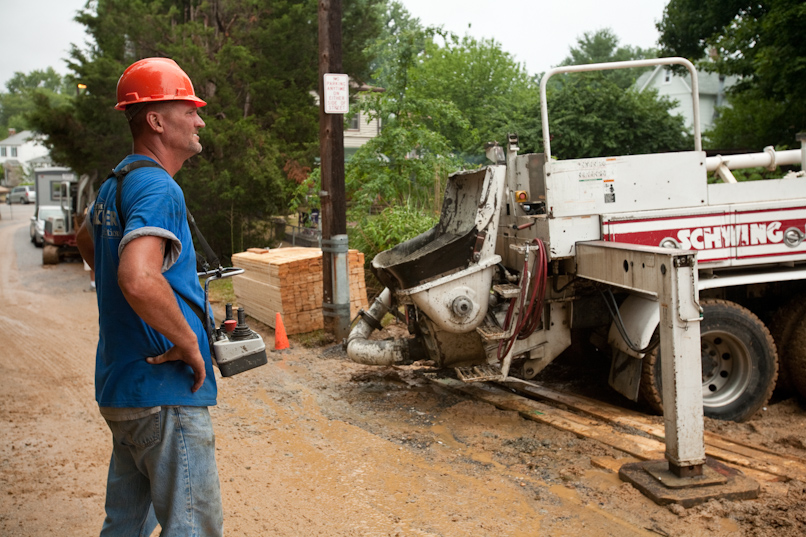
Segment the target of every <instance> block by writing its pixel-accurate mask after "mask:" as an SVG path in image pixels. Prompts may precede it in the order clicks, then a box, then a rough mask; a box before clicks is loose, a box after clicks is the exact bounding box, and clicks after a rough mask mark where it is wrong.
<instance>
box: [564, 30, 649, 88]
mask: <svg viewBox="0 0 806 537" xmlns="http://www.w3.org/2000/svg"><path fill="white" fill-rule="evenodd" d="M655 57H657V51H656V50H655V49H642V48H640V47H632V46H629V45H626V46H620V45H619V38H618V37H617V36H616V34H614V33H613V31H612V30H611V29H609V28H606V29H604V30H599V31H596V32H585V33H584V34H582V37H580V38H578V39H577V46H576V47H571V48H570V50H569V53H568V56H566V57H565V59H564V60H563V61H562V62H560V66H561V67H564V66H568V65H587V64H591V63H609V62H622V61H629V60H643V59H646V58H655ZM645 69H646V68H644V69H641V68H636V69H616V70H613V71H604V72H605V73H606V76H607V77H608V78H610V79H611V80H613V82H615V84H616V85H617V86H618V87H620V88H621V89H628V88H630V87H632V85H633V84H634V83H635V81H636V80H637V79H638V77H639V76H640V74H641V73H642V72H643V71H644V70H645Z"/></svg>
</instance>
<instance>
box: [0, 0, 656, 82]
mask: <svg viewBox="0 0 806 537" xmlns="http://www.w3.org/2000/svg"><path fill="white" fill-rule="evenodd" d="M402 2H403V4H404V5H405V6H406V8H407V9H408V10H409V12H411V14H412V15H414V16H415V17H417V18H419V19H420V21H421V22H422V23H423V24H424V25H435V26H437V25H442V26H444V27H445V29H446V30H450V31H452V32H454V33H457V34H459V35H464V34H465V33H470V34H471V35H473V36H474V37H477V38H481V37H487V38H494V39H495V40H496V41H498V42H499V43H500V44H501V46H502V48H503V49H504V50H505V51H507V52H509V53H510V54H512V55H513V56H514V57H515V59H516V60H517V61H519V62H521V63H523V64H524V65H525V67H526V69H527V71H529V72H530V73H532V74H535V73H539V72H542V71H546V70H548V69H549V68H551V67H552V66H554V65H557V64H558V63H559V62H560V61H562V60H563V58H565V56H566V55H567V54H568V49H569V47H571V46H574V45H575V44H576V41H577V38H578V37H580V36H581V35H582V34H583V33H585V32H595V31H596V30H601V29H603V28H610V29H612V30H613V32H614V33H615V34H616V35H617V36H618V37H619V39H620V42H621V44H622V45H632V46H639V47H642V48H647V47H652V46H656V42H657V39H658V32H657V30H656V28H655V23H656V22H658V21H659V20H660V18H661V16H662V15H663V8H664V6H665V5H666V3H667V2H668V0H551V1H548V0H509V1H501V0H495V1H492V0H402ZM84 4H85V0H0V13H2V14H3V19H2V20H3V25H2V29H0V51H2V52H0V91H5V84H6V81H7V80H8V79H9V78H11V76H13V74H14V73H15V72H16V71H22V72H26V73H27V72H30V71H33V70H34V69H45V68H47V67H53V68H54V69H56V71H58V72H59V73H61V74H66V73H67V67H66V65H65V62H64V59H65V58H67V56H68V51H69V49H70V43H76V44H78V45H80V46H82V48H83V43H84V41H85V40H86V35H85V34H84V27H83V26H81V25H79V24H78V23H76V22H74V21H73V18H74V17H75V14H76V12H77V11H78V10H79V9H81V8H82V7H83V6H84Z"/></svg>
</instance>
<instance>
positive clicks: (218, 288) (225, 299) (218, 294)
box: [200, 278, 238, 308]
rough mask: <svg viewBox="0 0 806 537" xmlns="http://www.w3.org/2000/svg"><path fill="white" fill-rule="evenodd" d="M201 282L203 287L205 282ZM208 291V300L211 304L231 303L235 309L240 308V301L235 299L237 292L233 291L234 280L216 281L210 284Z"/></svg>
mask: <svg viewBox="0 0 806 537" xmlns="http://www.w3.org/2000/svg"><path fill="white" fill-rule="evenodd" d="M200 282H201V284H202V287H203V286H204V280H203V279H201V280H200ZM208 291H209V293H208V295H209V296H208V297H207V298H208V299H209V300H210V303H211V304H215V303H220V304H227V303H231V304H232V306H233V307H236V308H237V307H238V300H237V299H236V298H235V291H233V289H232V278H224V279H223V280H214V281H212V282H210V285H209V287H208Z"/></svg>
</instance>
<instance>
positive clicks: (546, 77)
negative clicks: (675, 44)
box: [540, 58, 702, 160]
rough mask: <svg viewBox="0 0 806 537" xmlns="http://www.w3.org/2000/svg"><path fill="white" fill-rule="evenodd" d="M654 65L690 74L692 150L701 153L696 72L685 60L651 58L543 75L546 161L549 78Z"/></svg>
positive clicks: (548, 151) (547, 149) (557, 69)
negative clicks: (692, 128) (671, 67)
mask: <svg viewBox="0 0 806 537" xmlns="http://www.w3.org/2000/svg"><path fill="white" fill-rule="evenodd" d="M654 65H682V66H684V67H685V68H686V69H688V72H689V73H691V102H692V110H693V114H694V150H695V151H702V136H701V135H700V87H699V82H698V81H697V70H696V69H695V68H694V64H692V63H691V62H690V61H688V60H687V59H685V58H652V59H648V60H631V61H626V62H608V63H590V64H587V65H569V66H567V67H555V68H554V69H550V70H548V71H547V72H546V74H545V75H543V79H542V80H541V81H540V119H541V121H542V123H543V150H544V152H545V154H546V160H551V140H550V139H549V112H548V105H547V104H546V84H547V83H548V80H549V78H551V77H552V76H554V75H557V74H562V73H581V72H586V71H605V70H609V69H631V68H633V67H652V66H654Z"/></svg>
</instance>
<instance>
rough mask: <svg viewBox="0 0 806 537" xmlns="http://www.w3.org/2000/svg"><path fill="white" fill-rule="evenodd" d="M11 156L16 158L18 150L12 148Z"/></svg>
mask: <svg viewBox="0 0 806 537" xmlns="http://www.w3.org/2000/svg"><path fill="white" fill-rule="evenodd" d="M11 156H12V157H16V156H17V148H16V147H12V148H11Z"/></svg>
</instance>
